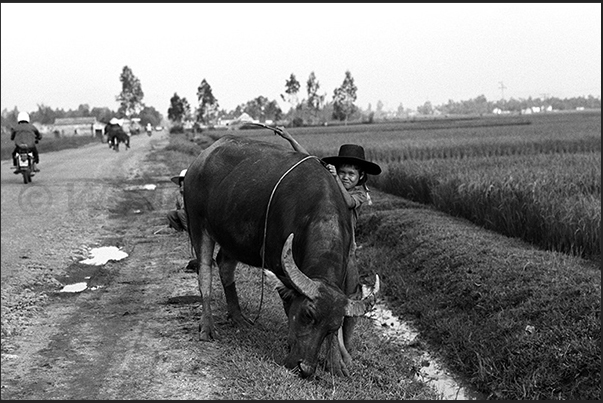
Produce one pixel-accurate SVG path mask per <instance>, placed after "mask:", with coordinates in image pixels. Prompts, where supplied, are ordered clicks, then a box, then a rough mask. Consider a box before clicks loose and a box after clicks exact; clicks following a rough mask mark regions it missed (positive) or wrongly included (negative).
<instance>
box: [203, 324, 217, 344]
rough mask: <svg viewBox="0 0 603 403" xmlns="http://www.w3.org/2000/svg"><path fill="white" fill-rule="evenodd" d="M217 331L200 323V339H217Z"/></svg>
mask: <svg viewBox="0 0 603 403" xmlns="http://www.w3.org/2000/svg"><path fill="white" fill-rule="evenodd" d="M217 339H218V338H217V337H216V332H215V331H214V330H212V329H210V328H208V327H204V326H201V325H199V341H212V340H217Z"/></svg>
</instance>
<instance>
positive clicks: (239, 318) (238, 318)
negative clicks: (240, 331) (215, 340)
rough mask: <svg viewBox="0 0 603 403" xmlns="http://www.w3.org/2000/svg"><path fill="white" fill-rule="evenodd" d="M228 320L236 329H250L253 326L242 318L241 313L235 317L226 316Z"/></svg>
mask: <svg viewBox="0 0 603 403" xmlns="http://www.w3.org/2000/svg"><path fill="white" fill-rule="evenodd" d="M228 319H230V320H231V321H232V324H233V325H234V326H237V327H250V326H253V322H252V321H250V320H249V319H247V318H246V317H244V316H243V315H242V314H241V313H239V314H235V315H230V314H229V315H228Z"/></svg>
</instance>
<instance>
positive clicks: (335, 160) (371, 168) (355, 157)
mask: <svg viewBox="0 0 603 403" xmlns="http://www.w3.org/2000/svg"><path fill="white" fill-rule="evenodd" d="M322 160H323V161H324V162H326V163H327V164H333V165H341V164H353V165H358V166H360V167H361V168H362V169H363V170H364V171H365V172H366V173H367V174H371V175H379V174H380V173H381V167H380V166H379V165H377V164H375V163H374V162H370V161H367V160H366V159H365V158H364V148H363V147H362V146H359V145H357V144H344V145H342V146H341V147H339V155H337V156H334V157H324V158H323V159H322Z"/></svg>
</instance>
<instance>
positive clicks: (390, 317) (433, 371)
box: [366, 302, 486, 400]
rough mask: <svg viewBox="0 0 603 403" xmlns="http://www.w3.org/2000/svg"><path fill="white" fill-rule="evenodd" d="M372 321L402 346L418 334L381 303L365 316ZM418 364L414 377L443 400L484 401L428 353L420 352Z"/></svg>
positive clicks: (411, 342)
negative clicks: (419, 365) (429, 387)
mask: <svg viewBox="0 0 603 403" xmlns="http://www.w3.org/2000/svg"><path fill="white" fill-rule="evenodd" d="M366 316H367V317H369V318H371V319H373V320H374V321H373V323H374V324H375V326H376V327H377V328H378V329H379V330H380V331H381V332H382V333H383V334H384V336H386V337H388V338H391V339H393V340H396V341H401V342H402V343H403V344H404V345H412V344H414V343H415V341H416V340H415V339H416V337H417V336H418V335H419V333H418V332H417V331H416V330H415V329H414V328H413V327H412V326H411V325H410V324H408V323H406V322H403V321H400V320H399V319H398V318H397V317H396V316H394V314H393V313H392V312H391V311H390V310H389V309H387V307H386V306H385V305H384V303H383V302H377V304H375V307H374V309H373V310H372V311H371V312H369V313H367V314H366ZM419 362H421V363H422V364H423V365H425V364H426V365H425V366H421V368H420V369H419V371H418V373H417V374H416V375H415V376H416V378H417V379H419V380H420V381H422V382H424V383H426V384H428V385H430V386H432V387H433V388H434V389H435V390H436V391H437V392H438V393H440V395H441V397H442V399H444V400H484V399H485V398H486V396H485V395H482V394H480V393H478V392H476V391H472V390H469V389H468V388H466V387H464V386H461V385H460V384H459V382H457V381H456V380H455V379H454V378H453V377H452V376H451V374H450V372H449V371H448V370H446V368H445V367H444V366H443V365H442V364H441V363H439V362H438V361H437V360H436V359H435V358H434V357H432V356H431V355H430V354H429V353H428V352H426V351H422V352H421V357H420V360H419Z"/></svg>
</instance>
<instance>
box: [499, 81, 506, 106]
mask: <svg viewBox="0 0 603 403" xmlns="http://www.w3.org/2000/svg"><path fill="white" fill-rule="evenodd" d="M498 83H499V84H500V87H498V88H500V92H501V95H502V100H503V101H504V100H505V89H506V88H507V87H505V85H504V84H503V82H502V81H499V82H498Z"/></svg>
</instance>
